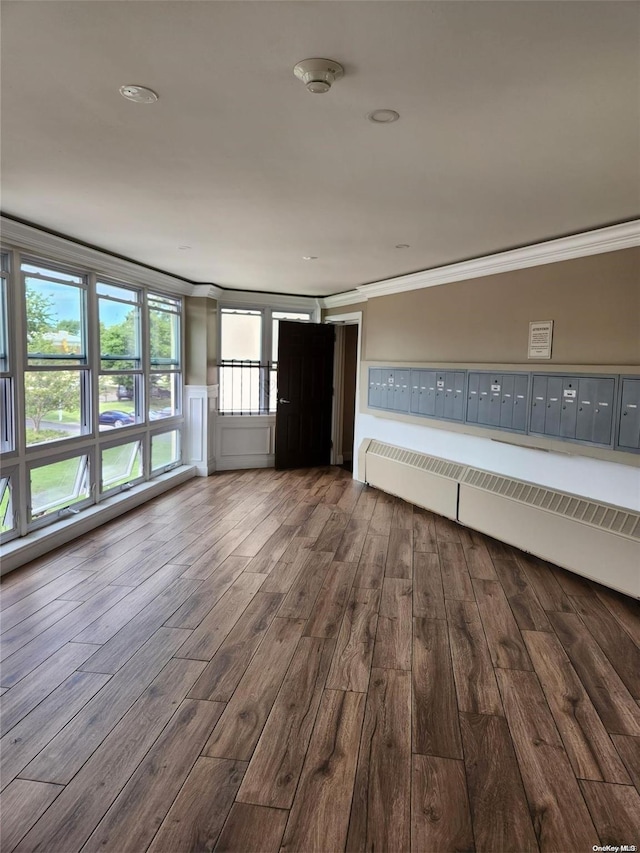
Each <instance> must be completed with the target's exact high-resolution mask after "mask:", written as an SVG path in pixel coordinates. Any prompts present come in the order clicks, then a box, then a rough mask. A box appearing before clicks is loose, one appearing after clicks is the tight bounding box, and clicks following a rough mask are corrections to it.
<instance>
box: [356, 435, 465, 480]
mask: <svg viewBox="0 0 640 853" xmlns="http://www.w3.org/2000/svg"><path fill="white" fill-rule="evenodd" d="M369 454H373V455H374V456H381V457H382V458H383V459H390V460H391V461H393V462H400V463H401V464H402V465H408V466H409V467H410V468H418V469H419V470H421V471H427V472H428V473H429V474H437V475H438V476H439V477H447V478H448V479H450V480H460V478H461V476H462V473H463V471H464V470H465V469H464V465H458V464H456V463H455V462H449V461H448V460H447V459H439V458H438V457H437V456H427V454H426V453H416V451H414V450H406V449H405V448H404V447H395V446H394V445H393V444H384V443H383V442H382V441H372V442H371V444H370V445H369V447H368V448H367V455H369Z"/></svg>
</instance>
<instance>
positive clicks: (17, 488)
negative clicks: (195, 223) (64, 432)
mask: <svg viewBox="0 0 640 853" xmlns="http://www.w3.org/2000/svg"><path fill="white" fill-rule="evenodd" d="M3 221H4V220H3ZM58 239H59V238H56V241H58ZM52 240H53V238H52ZM27 244H28V245H30V243H29V240H27ZM56 245H57V242H56ZM40 248H41V247H40V245H38V247H37V249H36V250H35V251H34V249H33V248H27V246H19V245H10V244H9V241H5V242H3V244H2V245H1V246H0V251H1V252H2V255H3V264H2V270H0V272H1V273H2V278H3V279H4V280H5V281H6V283H7V284H6V286H5V287H4V288H0V290H4V292H5V294H6V306H5V305H3V306H2V307H3V308H4V309H5V310H4V316H5V317H6V327H7V333H8V334H7V336H6V340H7V362H8V364H6V365H0V366H1V367H7V368H8V370H4V371H1V372H0V380H1V381H0V395H2V393H3V388H4V390H6V389H8V391H7V394H9V395H11V397H12V399H11V402H12V413H10V414H12V417H11V419H10V420H9V421H8V422H9V423H10V424H11V429H12V435H13V445H12V448H11V450H8V449H7V448H6V443H5V446H4V447H0V449H1V450H2V463H3V465H2V468H3V470H2V476H3V478H4V477H9V476H10V478H11V489H12V509H13V513H14V527H13V528H12V529H11V530H10V531H7V532H6V533H4V534H2V536H1V538H0V541H1V542H2V543H3V545H4V543H5V542H9V541H11V542H12V548H13V545H14V544H19V543H20V540H21V538H23V537H24V536H25V535H26V534H30V533H34V532H37V533H38V535H39V534H40V533H41V532H42V533H44V532H45V531H44V528H47V527H49V526H50V525H52V524H53V525H55V524H56V522H61V521H62V520H66V519H67V516H71V515H74V516H75V515H76V512H78V513H80V514H81V513H82V512H83V511H84V510H86V509H89V508H93V509H97V508H98V507H99V506H100V505H101V504H103V503H105V504H106V503H108V502H109V500H111V499H114V498H115V499H117V497H118V495H120V493H121V492H123V491H127V490H128V489H130V488H133V487H136V486H142V485H151V482H152V480H153V479H155V478H157V477H158V476H159V475H161V474H163V473H164V472H165V471H170V470H172V469H175V468H179V467H180V466H181V465H182V464H183V461H182V460H183V453H184V447H185V438H184V416H183V411H182V402H183V399H184V363H185V362H184V360H185V316H186V315H185V301H184V297H185V292H184V291H182V290H181V289H179V288H178V289H177V291H176V292H165V289H164V288H165V285H166V282H162V284H160V283H159V282H158V283H156V284H151V283H150V282H151V280H152V279H153V277H154V276H153V275H152V274H148V275H146V276H145V275H142V276H141V277H139V276H138V275H136V274H135V268H134V265H133V264H131V272H130V274H129V269H128V268H127V267H125V275H124V276H121V275H115V276H114V275H112V274H111V272H112V271H110V270H109V263H108V262H107V263H106V264H105V267H106V269H105V268H102V269H101V264H100V263H99V262H94V258H93V255H91V262H90V263H86V258H85V256H84V255H83V252H82V250H81V247H77V246H75V244H73V249H72V250H69V249H67V250H66V251H65V250H64V249H63V250H62V251H61V252H60V253H57V252H56V251H50V252H49V251H47V252H44V251H40ZM76 250H77V251H76ZM92 251H93V250H92ZM76 254H77V255H78V257H77V258H76V257H75V256H76ZM25 265H26V266H27V267H29V266H32V267H39V268H40V269H41V270H42V273H43V274H42V275H41V276H40V279H41V280H43V281H52V282H54V283H59V284H61V285H66V286H71V287H76V288H79V290H80V291H81V294H82V295H81V296H80V311H81V324H82V335H83V347H82V349H83V350H84V352H82V353H80V354H78V355H74V354H69V358H65V359H64V360H65V361H66V362H67V363H66V364H65V365H64V366H63V367H62V366H60V365H58V364H56V360H55V359H49V360H47V359H46V355H48V354H49V353H44V354H43V355H44V356H45V357H44V358H43V359H42V363H40V364H31V365H30V364H29V345H28V340H27V297H26V279H27V278H36V279H37V278H38V274H37V273H33V272H30V271H29V270H28V269H25V268H24V266H25ZM123 266H125V265H124V263H123ZM56 272H57V273H60V274H61V278H60V279H58V278H57V277H56V275H55V273H56ZM142 272H143V273H144V270H142ZM47 273H51V275H50V276H48V275H47ZM63 276H64V277H66V276H73V277H75V278H76V279H80V281H77V280H76V281H73V282H69V281H65V280H64V278H62V277H63ZM99 284H104V285H107V286H108V287H118V288H123V289H125V290H127V291H130V292H133V293H134V294H136V299H135V300H134V301H132V302H131V303H130V304H131V305H132V307H134V306H135V307H137V309H138V311H139V317H140V321H139V328H138V336H139V337H138V339H139V343H140V347H139V350H140V354H139V359H138V363H139V364H138V366H136V368H135V369H134V370H133V371H131V372H132V373H134V374H135V375H136V376H137V377H139V379H138V380H137V382H138V385H139V389H140V390H139V395H140V404H139V411H140V419H139V421H138V422H137V423H135V424H131V425H125V426H123V427H122V428H119V429H118V430H117V431H116V430H102V431H101V430H100V428H99V426H100V425H99V422H98V419H99V412H100V399H101V395H100V381H101V376H102V375H109V373H110V372H109V371H108V370H106V371H103V370H102V359H101V355H102V353H101V352H100V349H101V341H100V317H99V299H100V298H103V299H107V300H109V299H110V298H112V297H113V296H115V294H113V293H109V292H108V291H107V292H105V293H102V294H100V293H99ZM65 292H66V291H59V293H65ZM148 294H152V296H153V297H155V298H156V299H158V300H159V301H160V302H163V303H164V300H167V302H166V305H167V308H169V309H170V313H172V314H174V315H175V317H176V318H177V319H176V320H175V321H174V322H175V324H176V327H175V328H176V334H177V350H176V353H175V355H176V358H175V359H174V360H173V362H172V363H171V364H163V365H162V366H161V367H160V370H161V371H162V372H170V374H171V377H172V381H174V380H175V382H176V387H177V390H176V393H175V394H174V398H175V400H176V402H177V405H178V406H179V411H177V412H176V413H175V414H172V415H171V416H170V417H164V418H162V419H161V420H154V421H152V420H151V419H150V417H149V411H148V401H149V389H150V383H151V367H152V365H151V361H152V359H151V353H150V340H149V311H148V305H147V296H148ZM55 295H56V294H54V297H55ZM115 301H119V300H118V299H117V296H116V299H115ZM123 301H126V300H123ZM66 304H67V303H66V302H65V300H64V299H61V300H58V301H57V302H56V300H55V298H54V307H56V308H58V309H59V310H57V311H55V314H54V315H53V318H52V322H51V327H52V328H55V326H57V325H58V323H59V318H60V316H61V315H64V308H65V306H66ZM73 304H74V305H75V302H74V303H73ZM163 307H164V305H163ZM73 311H75V308H74V309H72V312H70V313H71V314H72V316H71V318H72V319H75V314H74V313H73ZM71 318H70V319H71ZM61 328H62V326H61ZM45 331H46V330H45ZM54 354H57V353H55V349H54ZM34 355H35V354H34V353H33V352H32V360H33V357H34ZM66 355H67V354H65V356H66ZM35 358H36V359H38V360H40V359H39V358H38V356H37V355H35ZM122 360H123V361H128V360H129V359H122ZM61 370H66V371H71V372H74V375H76V373H75V372H77V371H79V373H80V380H81V384H82V390H81V393H82V395H83V396H82V399H81V411H80V416H81V419H82V432H81V433H80V434H74V435H71V436H67V437H65V438H60V439H53V440H51V441H43V442H40V443H38V444H31V445H27V444H26V429H27V428H28V427H29V426H30V425H31V419H30V418H27V417H26V411H25V379H26V378H27V375H28V374H29V373H30V372H31V373H33V374H43V373H46V372H51V371H54V372H55V371H61ZM124 372H125V373H128V372H129V371H124ZM122 373H123V371H122V370H119V371H118V370H116V371H113V372H112V375H122ZM18 379H20V381H18ZM5 380H6V381H5ZM8 383H11V384H8ZM6 408H7V409H8V408H9V407H6ZM114 408H115V406H114ZM174 430H175V431H176V432H177V436H178V442H179V445H178V446H179V449H180V458H179V460H178V461H176V462H174V463H171V464H170V465H168V466H163V467H162V468H160V469H159V470H157V471H155V472H152V471H151V436H152V435H153V434H155V433H158V432H169V431H174ZM0 435H1V433H0ZM134 442H139V444H140V453H141V457H142V474H141V475H140V476H137V477H134V478H133V480H132V481H130V482H129V483H126V484H120V486H115V487H113V488H107V489H105V490H104V491H101V483H102V452H103V450H106V449H108V448H110V447H113V446H117V445H119V444H129V443H134ZM80 457H86V460H87V469H86V475H85V474H84V473H83V480H82V485H86V486H87V487H88V494H87V496H86V497H84V498H82V499H81V500H79V501H78V502H77V503H73V504H70V505H69V508H70V510H71V511H70V512H68V513H67V512H64V509H65V507H61V508H60V509H61V510H63V511H62V512H61V511H60V510H54V511H52V512H49V513H47V514H45V515H43V516H39V517H37V518H34V517H33V516H32V506H33V495H32V488H31V486H32V482H31V478H32V472H33V471H34V469H37V468H40V467H42V466H46V465H53V464H55V463H57V462H64V461H65V460H67V459H75V458H80ZM85 476H86V480H85V479H84V477H85ZM78 482H79V483H80V482H81V481H78ZM122 486H124V488H122ZM54 529H57V526H56V528H54ZM14 540H17V541H14ZM25 546H27V542H25Z"/></svg>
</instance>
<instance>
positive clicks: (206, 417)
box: [183, 385, 218, 477]
mask: <svg viewBox="0 0 640 853" xmlns="http://www.w3.org/2000/svg"><path fill="white" fill-rule="evenodd" d="M217 399H218V386H217V385H187V386H185V389H184V417H185V437H184V454H183V455H184V461H185V462H186V463H187V465H193V466H194V467H195V469H196V472H197V475H198V476H199V477H208V476H209V474H213V472H214V471H215V470H216V454H215V410H216V401H217Z"/></svg>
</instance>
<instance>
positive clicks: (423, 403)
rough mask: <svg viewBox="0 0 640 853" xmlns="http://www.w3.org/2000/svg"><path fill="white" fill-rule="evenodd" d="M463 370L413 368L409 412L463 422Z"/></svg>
mask: <svg viewBox="0 0 640 853" xmlns="http://www.w3.org/2000/svg"><path fill="white" fill-rule="evenodd" d="M464 385H465V372H464V370H455V371H438V370H412V371H411V413H412V414H414V415H426V416H427V417H430V418H441V419H443V420H448V421H460V422H462V421H464V399H465V395H464Z"/></svg>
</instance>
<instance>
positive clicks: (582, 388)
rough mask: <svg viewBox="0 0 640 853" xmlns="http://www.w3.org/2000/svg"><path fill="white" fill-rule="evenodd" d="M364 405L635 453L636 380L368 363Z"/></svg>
mask: <svg viewBox="0 0 640 853" xmlns="http://www.w3.org/2000/svg"><path fill="white" fill-rule="evenodd" d="M368 401H369V406H370V407H371V408H374V409H382V410H383V411H387V412H400V413H406V414H411V415H418V416H420V417H426V418H434V419H436V420H445V421H454V422H457V423H468V424H475V425H477V426H483V427H490V428H492V429H499V430H507V431H510V432H519V433H530V434H532V435H544V436H547V437H548V438H555V439H561V440H563V441H571V442H579V443H582V444H592V445H596V446H598V447H614V448H615V449H616V450H623V451H626V452H629V453H640V377H638V376H620V377H618V376H611V375H609V376H607V375H600V376H593V375H591V376H589V375H586V374H579V373H572V374H565V375H561V374H557V373H518V372H502V373H500V372H494V373H491V372H489V371H488V370H470V371H466V370H434V369H433V368H417V367H414V368H411V367H407V368H405V367H403V368H395V367H371V368H369V396H368Z"/></svg>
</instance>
